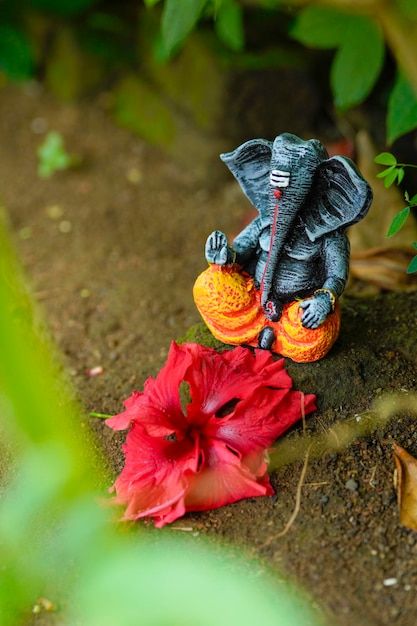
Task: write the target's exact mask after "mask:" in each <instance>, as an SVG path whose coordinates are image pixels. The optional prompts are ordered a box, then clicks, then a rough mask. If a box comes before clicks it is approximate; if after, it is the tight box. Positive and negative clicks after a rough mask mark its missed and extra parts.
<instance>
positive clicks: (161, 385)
mask: <svg viewBox="0 0 417 626" xmlns="http://www.w3.org/2000/svg"><path fill="white" fill-rule="evenodd" d="M191 363H192V356H191V354H190V352H189V351H188V350H185V349H184V348H183V347H182V346H179V345H177V344H176V343H175V342H174V341H173V342H172V343H171V346H170V349H169V353H168V357H167V360H166V363H165V365H164V366H163V368H162V369H161V370H160V371H159V373H158V375H157V377H156V378H155V379H154V378H151V377H150V378H148V379H147V381H146V382H145V387H144V391H143V393H138V392H135V393H134V394H132V396H130V398H129V399H128V400H127V401H126V402H125V406H126V411H123V412H122V413H119V414H118V415H115V416H114V417H112V418H110V419H109V420H107V422H106V423H107V425H108V426H110V428H114V429H115V430H123V429H125V428H128V427H129V425H130V424H131V423H132V422H133V421H138V422H140V423H141V424H142V426H144V427H145V428H146V430H147V432H148V433H149V434H152V435H154V436H156V437H162V436H164V435H167V434H170V433H172V432H178V433H181V432H183V431H184V430H185V428H186V426H187V422H186V418H185V416H184V414H183V411H182V408H181V401H180V395H179V387H180V384H181V382H182V381H183V380H184V377H185V375H186V372H187V370H188V368H189V367H190V365H191Z"/></svg>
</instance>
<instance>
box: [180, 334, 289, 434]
mask: <svg viewBox="0 0 417 626" xmlns="http://www.w3.org/2000/svg"><path fill="white" fill-rule="evenodd" d="M184 347H185V348H186V349H187V350H188V351H189V352H190V354H192V355H193V360H194V366H193V367H191V368H190V369H189V370H188V372H187V374H186V380H187V381H188V382H189V383H190V390H191V398H192V401H191V404H190V405H188V407H187V415H188V419H189V421H191V422H194V423H195V422H197V423H199V422H200V423H201V422H204V416H208V415H212V414H213V413H216V412H218V411H219V410H220V409H221V408H222V407H223V406H225V405H227V404H228V403H229V402H230V401H231V400H234V399H243V398H246V397H248V396H250V395H251V394H252V392H253V391H254V390H255V389H257V388H258V387H260V386H268V387H269V386H274V387H275V386H276V387H280V388H282V387H285V388H288V387H291V385H292V380H291V378H290V376H289V375H288V374H287V372H286V371H285V369H284V360H283V359H279V360H274V359H273V357H272V355H271V354H270V353H269V352H267V351H264V350H257V351H256V352H255V353H253V352H252V351H251V350H249V349H247V348H241V347H238V348H235V349H234V350H229V351H226V352H222V353H218V352H216V351H215V350H213V349H211V348H204V347H203V346H200V345H198V344H185V345H184Z"/></svg>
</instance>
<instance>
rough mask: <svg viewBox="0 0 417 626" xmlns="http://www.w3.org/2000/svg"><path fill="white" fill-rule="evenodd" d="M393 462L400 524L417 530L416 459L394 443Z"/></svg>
mask: <svg viewBox="0 0 417 626" xmlns="http://www.w3.org/2000/svg"><path fill="white" fill-rule="evenodd" d="M394 460H395V467H396V472H397V476H396V487H397V500H398V507H399V510H400V523H401V524H402V526H405V527H406V528H411V530H417V459H415V458H414V457H413V456H411V454H409V453H408V452H407V451H406V450H404V448H401V446H399V445H397V444H396V443H394Z"/></svg>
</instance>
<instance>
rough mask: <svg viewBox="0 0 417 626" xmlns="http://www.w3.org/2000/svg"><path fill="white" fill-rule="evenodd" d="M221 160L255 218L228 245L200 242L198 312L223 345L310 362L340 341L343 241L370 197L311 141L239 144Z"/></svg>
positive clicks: (345, 264)
mask: <svg viewBox="0 0 417 626" xmlns="http://www.w3.org/2000/svg"><path fill="white" fill-rule="evenodd" d="M220 158H221V159H222V161H223V162H224V163H226V165H227V166H228V168H229V169H230V171H231V172H232V174H233V175H234V177H235V178H236V180H237V181H238V183H239V184H240V186H241V188H242V190H243V192H244V193H245V194H246V196H247V197H248V198H249V200H250V201H251V203H252V204H253V205H254V206H255V208H256V209H257V211H258V216H257V217H256V218H255V219H254V220H253V221H252V222H251V223H250V224H249V225H248V226H247V227H246V228H245V229H244V230H243V231H242V232H241V233H240V234H239V235H238V236H237V237H236V238H235V239H234V241H233V243H232V245H229V244H228V241H227V238H226V236H225V235H224V234H223V233H222V232H220V231H214V232H213V233H212V234H211V235H210V236H209V237H208V239H207V243H206V248H205V255H206V259H207V261H208V263H209V269H208V270H206V272H205V273H204V272H203V274H202V275H201V276H200V277H199V278H198V279H197V281H196V284H195V286H194V298H195V302H196V304H197V307H198V309H199V311H200V313H201V315H202V317H203V319H204V320H205V321H206V323H207V325H208V327H209V328H210V330H211V331H212V333H213V334H214V335H215V336H216V337H217V338H219V339H221V340H222V341H225V342H226V343H232V344H242V343H248V344H250V345H257V346H258V347H260V348H264V349H271V350H273V351H274V352H278V353H280V354H282V355H283V356H290V357H291V358H292V359H293V360H296V361H313V360H317V359H318V358H321V357H322V356H324V354H326V353H327V352H328V350H329V349H330V348H331V346H332V345H333V343H334V341H335V339H336V338H337V335H338V332H339V327H340V309H339V307H338V299H339V297H340V296H341V294H342V292H343V290H344V288H345V285H346V281H347V278H348V271H349V241H348V238H347V235H346V232H345V231H346V228H347V227H349V226H351V225H352V224H355V223H356V222H358V221H359V220H361V219H362V218H363V217H364V216H365V215H366V213H367V211H368V209H369V206H370V204H371V201H372V191H371V188H370V186H369V184H368V183H367V182H366V181H365V180H364V178H363V177H362V176H361V174H360V173H359V171H358V170H357V168H356V167H355V165H354V164H353V162H352V161H351V160H350V159H348V158H346V157H342V156H334V157H332V158H329V156H328V154H327V152H326V149H325V148H324V146H323V145H322V144H321V143H320V142H319V141H318V140H316V139H310V140H307V141H305V140H302V139H300V138H299V137H296V136H295V135H292V134H289V133H284V134H281V135H279V136H278V137H276V139H275V140H274V141H273V142H272V141H267V140H265V139H254V140H251V141H247V142H245V143H244V144H242V145H241V146H239V147H238V148H236V150H234V151H233V152H228V153H226V154H222V155H221V156H220Z"/></svg>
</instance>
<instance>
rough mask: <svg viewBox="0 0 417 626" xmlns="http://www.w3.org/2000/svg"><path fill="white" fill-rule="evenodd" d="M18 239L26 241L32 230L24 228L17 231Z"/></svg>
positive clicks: (27, 227) (28, 227)
mask: <svg viewBox="0 0 417 626" xmlns="http://www.w3.org/2000/svg"><path fill="white" fill-rule="evenodd" d="M19 237H20V239H23V241H26V240H27V239H30V238H31V237H32V228H31V227H30V226H24V227H23V228H21V229H20V230H19Z"/></svg>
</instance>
